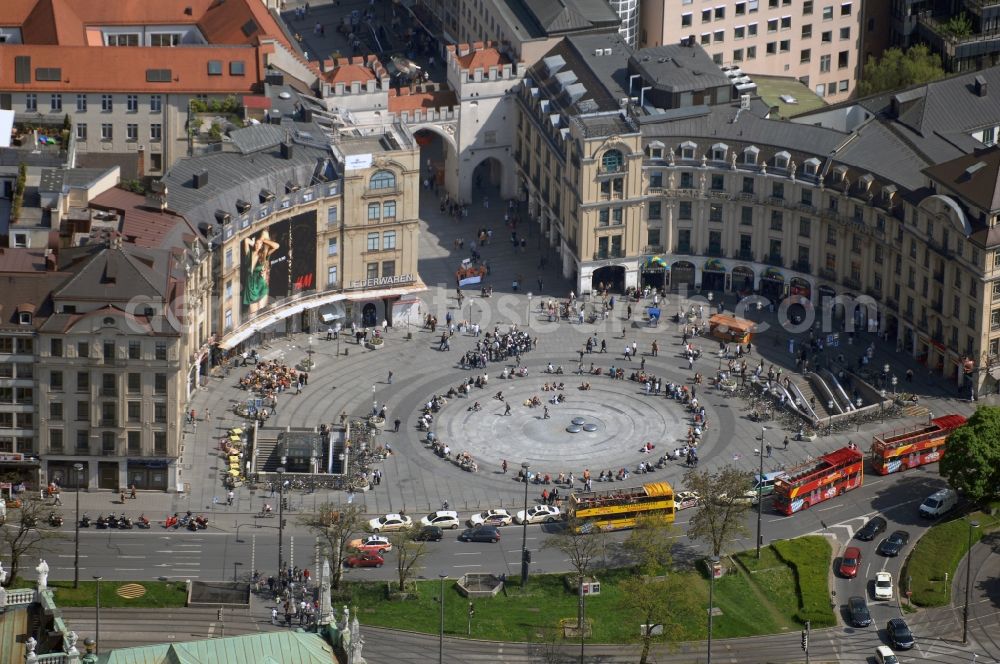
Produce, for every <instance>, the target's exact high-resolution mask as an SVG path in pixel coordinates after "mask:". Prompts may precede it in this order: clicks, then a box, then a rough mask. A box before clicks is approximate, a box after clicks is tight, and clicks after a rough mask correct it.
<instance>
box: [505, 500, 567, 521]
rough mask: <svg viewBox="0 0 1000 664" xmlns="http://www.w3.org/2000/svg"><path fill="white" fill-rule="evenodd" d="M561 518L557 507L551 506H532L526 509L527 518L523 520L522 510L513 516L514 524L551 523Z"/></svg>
mask: <svg viewBox="0 0 1000 664" xmlns="http://www.w3.org/2000/svg"><path fill="white" fill-rule="evenodd" d="M560 518H562V515H561V513H560V511H559V508H558V507H555V506H553V505H534V506H533V507H529V508H528V516H527V518H525V513H524V510H520V511H518V513H517V514H516V515H515V516H514V521H515V523H518V524H521V523H524V522H525V521H527V522H528V523H543V522H544V523H552V522H553V521H557V520H559V519H560Z"/></svg>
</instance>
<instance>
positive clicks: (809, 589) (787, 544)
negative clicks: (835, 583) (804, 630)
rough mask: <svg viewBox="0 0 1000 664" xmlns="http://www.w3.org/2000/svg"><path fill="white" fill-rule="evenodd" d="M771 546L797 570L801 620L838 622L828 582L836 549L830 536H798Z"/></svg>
mask: <svg viewBox="0 0 1000 664" xmlns="http://www.w3.org/2000/svg"><path fill="white" fill-rule="evenodd" d="M772 547H773V548H774V551H775V553H777V554H778V557H779V558H781V559H782V560H783V561H785V562H786V563H788V565H789V567H791V568H792V571H793V572H794V573H795V580H796V581H797V587H798V594H799V605H800V609H799V612H798V614H797V616H796V617H797V618H798V621H799V622H802V623H804V622H805V621H807V620H808V621H810V623H811V625H812V627H831V626H833V625H836V624H837V619H836V617H835V616H834V614H833V607H832V606H830V584H829V583H828V582H827V579H828V572H829V570H830V561H831V556H832V555H833V550H832V549H831V548H830V543H829V542H828V541H827V539H826V538H825V537H820V536H818V535H814V536H811V537H799V538H797V539H794V540H780V541H777V542H775V543H774V544H773V545H772Z"/></svg>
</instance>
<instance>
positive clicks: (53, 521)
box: [49, 512, 63, 527]
mask: <svg viewBox="0 0 1000 664" xmlns="http://www.w3.org/2000/svg"><path fill="white" fill-rule="evenodd" d="M49 525H50V526H56V527H59V526H61V525H63V518H62V515H60V514H56V513H54V512H53V513H52V514H50V515H49Z"/></svg>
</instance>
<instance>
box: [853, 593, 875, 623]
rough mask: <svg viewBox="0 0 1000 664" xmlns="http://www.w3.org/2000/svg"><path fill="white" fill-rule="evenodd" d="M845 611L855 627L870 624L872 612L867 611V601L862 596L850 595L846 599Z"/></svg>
mask: <svg viewBox="0 0 1000 664" xmlns="http://www.w3.org/2000/svg"><path fill="white" fill-rule="evenodd" d="M847 612H848V613H849V614H850V617H851V624H852V625H854V626H855V627H868V625H871V624H872V614H871V613H869V612H868V602H866V601H865V598H864V597H851V598H850V599H848V600H847Z"/></svg>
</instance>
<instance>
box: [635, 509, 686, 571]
mask: <svg viewBox="0 0 1000 664" xmlns="http://www.w3.org/2000/svg"><path fill="white" fill-rule="evenodd" d="M673 530H674V529H673V524H672V523H670V522H669V521H664V520H663V519H657V518H655V517H650V516H644V517H640V518H638V519H636V523H635V528H633V529H632V532H631V533H629V536H628V539H627V540H625V549H626V550H627V551H629V552H630V553H631V554H632V555H633V556H634V558H635V560H636V567H637V568H638V569H639V570H640V571H641V572H642V573H643V574H648V575H656V574H663V573H665V572H666V571H667V570H669V569H670V565H671V563H672V562H673V554H672V553H671V548H672V547H673V534H674V533H673Z"/></svg>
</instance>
